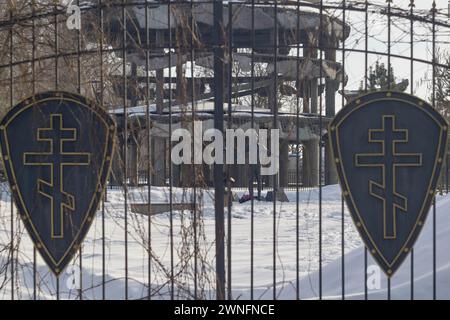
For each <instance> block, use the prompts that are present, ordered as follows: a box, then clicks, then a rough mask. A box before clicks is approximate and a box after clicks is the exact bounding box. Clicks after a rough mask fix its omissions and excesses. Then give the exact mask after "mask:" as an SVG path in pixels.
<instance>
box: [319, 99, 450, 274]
mask: <svg viewBox="0 0 450 320" xmlns="http://www.w3.org/2000/svg"><path fill="white" fill-rule="evenodd" d="M328 132H329V136H330V147H331V149H332V153H333V159H334V163H335V165H336V169H337V173H338V177H339V182H340V185H341V189H342V193H343V196H344V199H345V201H346V203H347V206H348V208H349V211H350V214H351V216H352V218H353V221H354V223H355V225H356V228H357V230H358V232H359V234H360V235H361V237H362V239H363V241H364V243H365V245H366V247H367V249H368V250H369V252H370V253H371V254H372V256H373V258H374V259H375V261H376V262H377V263H378V264H379V266H380V267H381V268H382V269H383V271H384V272H385V273H386V275H387V276H388V277H391V276H392V275H393V274H394V273H395V271H396V270H398V268H399V267H400V265H401V264H402V262H403V261H404V259H405V258H406V256H407V255H408V254H409V252H410V251H411V248H413V246H414V243H415V241H416V240H417V238H418V236H419V233H420V231H421V229H422V227H423V225H424V223H425V219H426V217H427V215H428V212H429V209H430V206H431V203H432V201H433V198H434V195H435V190H436V186H437V183H438V179H439V173H440V170H441V167H442V164H443V162H444V159H445V155H446V146H447V132H448V124H447V122H446V120H445V119H444V118H443V117H442V116H441V115H440V114H439V113H438V112H437V111H436V110H435V109H434V108H433V107H432V106H431V105H430V104H428V103H427V102H425V101H423V100H421V99H419V98H417V97H414V96H411V95H408V94H405V93H401V92H391V91H378V92H372V93H369V94H366V95H363V96H360V97H358V98H356V99H354V100H353V101H351V102H350V103H348V104H347V105H346V106H345V107H344V108H343V109H342V110H341V111H339V112H338V114H337V115H336V116H335V117H334V119H333V120H332V121H331V122H330V124H329V128H328Z"/></svg>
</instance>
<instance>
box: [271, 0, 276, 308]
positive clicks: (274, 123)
mask: <svg viewBox="0 0 450 320" xmlns="http://www.w3.org/2000/svg"><path fill="white" fill-rule="evenodd" d="M273 8H274V31H273V41H274V43H273V46H274V52H273V53H274V59H273V60H274V68H273V69H274V72H273V73H274V83H273V91H274V92H273V97H272V98H273V99H274V101H273V102H272V103H273V129H274V130H276V129H278V99H277V91H278V90H277V89H278V68H277V67H278V2H277V1H275V3H274V7H273ZM269 104H270V102H269ZM277 161H278V159H277ZM277 193H278V174H274V176H273V230H272V232H273V300H276V299H277Z"/></svg>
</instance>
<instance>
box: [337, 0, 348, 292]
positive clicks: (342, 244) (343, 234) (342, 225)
mask: <svg viewBox="0 0 450 320" xmlns="http://www.w3.org/2000/svg"><path fill="white" fill-rule="evenodd" d="M346 6H347V3H346V0H343V2H342V24H343V26H344V27H343V29H345V24H346V16H345V11H346ZM336 44H337V41H336ZM342 75H343V78H342V106H344V105H345V94H344V93H345V79H344V78H345V32H342ZM344 197H345V195H343V196H342V197H341V256H342V259H341V278H342V279H341V280H342V284H341V286H342V292H341V295H342V300H345V212H344V211H345V203H344Z"/></svg>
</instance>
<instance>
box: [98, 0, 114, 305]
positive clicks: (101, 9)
mask: <svg viewBox="0 0 450 320" xmlns="http://www.w3.org/2000/svg"><path fill="white" fill-rule="evenodd" d="M98 10H99V15H98V17H99V22H100V23H99V27H100V48H99V50H100V61H99V63H100V106H101V107H102V108H103V107H104V76H103V29H104V21H103V3H102V0H99V1H98ZM113 156H114V155H113ZM107 192H108V188H105V190H104V195H103V197H102V213H101V217H102V300H105V299H106V259H105V255H106V250H105V245H106V243H105V232H106V227H105V199H106V193H107Z"/></svg>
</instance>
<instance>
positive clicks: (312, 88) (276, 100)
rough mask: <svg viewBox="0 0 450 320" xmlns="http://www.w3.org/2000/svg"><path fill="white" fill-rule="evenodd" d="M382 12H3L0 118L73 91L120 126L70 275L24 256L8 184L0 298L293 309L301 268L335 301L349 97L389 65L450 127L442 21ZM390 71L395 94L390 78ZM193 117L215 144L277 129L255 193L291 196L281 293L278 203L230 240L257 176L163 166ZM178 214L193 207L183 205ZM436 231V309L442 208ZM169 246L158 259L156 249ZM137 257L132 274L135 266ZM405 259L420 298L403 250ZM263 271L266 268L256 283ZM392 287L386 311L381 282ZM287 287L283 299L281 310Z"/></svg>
mask: <svg viewBox="0 0 450 320" xmlns="http://www.w3.org/2000/svg"><path fill="white" fill-rule="evenodd" d="M386 2H387V3H377V2H375V3H372V2H371V1H370V2H369V1H346V0H344V1H339V2H336V1H314V2H310V1H256V0H254V1H226V2H225V1H224V2H222V1H176V2H175V1H125V0H123V1H107V0H92V1H73V2H72V5H71V7H70V8H69V9H70V10H69V11H68V10H67V6H65V5H61V4H58V3H53V2H49V3H48V4H45V3H42V2H36V1H32V0H22V1H20V0H17V1H12V2H8V3H6V2H0V41H1V43H2V47H1V49H0V83H1V84H2V85H1V88H0V100H1V106H2V113H3V114H4V113H5V112H6V111H7V110H8V109H9V108H11V107H13V106H14V105H15V104H16V103H18V102H19V101H21V100H22V99H24V98H26V97H28V96H30V95H32V94H35V93H38V92H41V91H47V90H65V91H69V92H77V93H80V94H82V95H84V96H86V97H89V98H91V99H93V100H95V101H97V102H98V103H100V104H101V105H102V106H103V107H104V108H105V109H107V110H108V111H109V112H110V113H111V115H113V116H114V118H115V120H116V122H117V124H118V127H119V132H118V135H119V136H118V139H117V148H116V150H118V151H117V154H116V155H115V159H114V164H113V169H112V175H111V179H110V186H111V188H109V189H108V190H107V193H106V195H105V199H104V201H103V202H102V204H101V207H100V208H99V212H98V217H97V220H96V223H95V226H93V231H91V234H92V233H95V234H94V235H92V239H93V240H92V239H91V238H89V240H88V241H87V243H86V244H85V246H84V247H82V248H80V249H79V254H78V256H77V258H76V261H74V263H73V266H74V268H72V269H73V270H72V273H71V274H65V275H63V276H62V278H61V279H56V278H54V277H53V275H52V274H51V273H50V272H48V270H46V268H45V267H44V266H43V265H42V261H41V259H40V257H39V255H38V254H37V253H36V252H37V251H36V249H31V251H30V248H32V244H31V242H30V241H29V239H28V237H27V235H26V234H25V233H24V231H23V226H22V225H21V223H20V221H19V219H18V218H17V213H16V209H15V208H14V206H13V205H10V203H11V200H10V198H9V196H10V194H9V191H8V188H7V187H6V186H5V187H3V191H2V204H1V205H0V209H1V219H2V222H1V224H2V235H1V238H0V257H1V260H0V278H1V280H0V288H1V291H0V297H1V298H3V299H9V298H11V299H21V298H22V299H43V298H50V297H54V298H57V299H59V298H60V297H61V298H77V299H83V298H89V299H91V298H97V299H98V298H100V299H102V298H103V299H108V298H125V299H128V298H133V299H134V298H141V299H153V298H156V299H167V298H169V299H177V298H192V299H207V298H209V299H213V298H217V299H239V298H240V297H241V295H242V296H243V297H246V298H249V299H258V298H273V299H277V298H292V299H301V298H302V297H304V296H303V295H302V293H303V290H304V289H305V290H306V288H304V287H302V283H303V282H302V279H303V278H304V277H305V276H308V275H309V273H310V272H315V274H316V275H317V277H313V278H311V279H313V280H311V281H314V288H315V289H317V290H312V291H314V297H316V298H318V299H322V298H325V297H328V295H327V294H324V291H323V288H324V285H326V281H327V280H326V279H324V276H323V269H324V267H325V265H326V264H328V262H330V260H332V259H331V256H326V257H325V254H327V255H328V252H329V250H328V248H327V247H326V246H327V245H328V244H329V243H328V242H327V243H324V238H325V237H326V235H325V234H324V229H323V228H324V226H323V223H324V219H325V217H324V214H325V213H326V212H327V210H328V209H324V204H325V205H326V203H327V201H328V200H329V199H327V198H323V197H324V195H325V196H327V195H328V193H324V191H323V190H324V188H325V186H327V185H334V184H337V177H336V173H335V170H334V168H333V164H332V163H331V161H330V153H329V149H328V146H327V142H326V141H327V135H326V127H327V123H328V122H329V120H330V119H331V117H333V116H334V114H335V112H336V111H338V110H339V109H340V108H341V107H342V106H343V105H345V103H346V101H347V100H350V99H352V98H353V97H355V96H357V95H358V94H361V93H364V92H367V91H370V90H375V89H377V88H376V83H375V82H374V79H373V78H372V75H373V73H371V71H372V70H374V69H372V68H375V66H376V65H377V62H380V63H384V65H385V66H387V67H386V69H385V70H386V72H387V74H386V79H388V80H387V82H386V83H385V84H384V86H385V87H380V88H379V89H392V90H403V91H408V92H409V93H411V94H416V95H421V96H422V97H423V98H425V99H427V100H430V101H431V103H432V104H433V106H434V107H435V108H438V109H439V111H441V112H442V113H443V114H444V115H445V116H448V109H447V107H448V97H447V98H446V97H445V94H444V96H443V95H442V92H443V91H442V90H443V87H442V86H443V82H442V81H443V80H442V77H443V75H445V74H446V72H447V74H449V73H450V67H449V65H448V60H445V54H448V52H446V50H448V48H449V43H450V42H449V41H450V40H449V32H450V23H449V22H448V18H447V16H446V12H445V13H444V11H442V10H438V9H437V7H436V6H435V4H434V3H433V4H431V2H430V7H429V8H427V9H426V10H424V9H418V8H416V7H415V5H414V1H410V4H409V7H408V8H401V7H397V6H396V4H395V2H396V1H386ZM403 2H405V1H403ZM402 4H403V3H402ZM77 9H79V10H80V14H79V15H78V12H77ZM78 17H80V20H79V21H80V22H81V24H80V26H79V28H78V27H77V22H78ZM430 57H431V58H430ZM391 67H393V69H392V68H391ZM394 71H395V72H397V75H398V74H400V75H401V77H405V78H404V79H403V80H404V81H402V79H394V77H393V72H394ZM193 120H197V121H201V122H202V123H203V124H204V125H205V126H206V125H208V126H209V127H214V128H218V129H219V130H221V131H224V129H226V128H238V127H241V128H271V129H275V128H279V129H280V130H281V132H282V140H281V141H280V171H279V174H276V175H274V176H271V177H268V178H264V181H262V182H261V183H262V190H260V191H261V192H263V193H265V192H266V191H267V190H269V191H273V194H275V195H278V194H282V193H289V192H290V193H289V195H288V198H290V200H291V204H292V207H289V208H290V209H289V210H291V209H292V210H293V212H292V214H293V216H292V219H291V220H289V223H290V224H292V225H290V227H291V228H290V229H289V234H290V235H291V236H292V239H293V240H292V241H293V245H292V252H291V254H290V255H289V257H288V258H286V257H284V260H283V261H284V262H286V259H291V260H290V261H291V262H290V266H291V267H292V268H293V270H294V271H293V272H292V273H291V275H292V277H291V279H289V281H287V280H286V279H284V273H283V272H284V270H283V268H284V267H283V261H281V260H280V252H279V251H280V245H279V242H280V241H282V239H280V237H279V232H280V229H279V228H280V225H283V224H285V223H286V221H284V218H283V216H284V215H285V211H283V207H282V206H283V205H284V204H282V202H281V201H280V198H279V197H277V196H272V203H270V202H264V205H263V207H261V205H262V204H261V203H263V202H262V201H259V200H257V199H255V198H252V199H251V200H250V201H249V202H248V203H247V204H246V205H247V207H245V208H246V209H245V210H248V211H246V212H247V216H245V222H246V223H247V227H246V229H245V230H246V235H245V237H244V238H245V239H244V240H242V235H240V234H237V232H240V230H241V229H239V228H241V227H239V228H238V229H237V230H238V231H236V230H234V226H235V224H234V223H235V222H236V219H237V218H236V216H235V213H236V212H237V213H239V214H241V213H242V210H240V211H239V207H238V206H239V204H237V203H233V202H232V201H231V200H232V197H233V195H232V192H225V190H234V191H239V192H238V193H239V195H242V193H244V192H247V193H250V194H253V193H256V191H257V189H258V183H257V180H258V179H263V178H261V176H260V175H259V173H258V168H254V166H252V165H221V164H214V165H211V166H206V165H181V166H177V165H174V164H173V163H172V162H171V161H170V150H171V147H172V146H173V142H172V141H171V140H170V137H171V136H172V132H173V131H174V130H175V129H177V128H185V129H187V130H189V131H191V132H193V131H194V121H193ZM24 134H26V133H24ZM298 146H302V148H303V149H302V151H301V152H299V151H298V149H296V148H298ZM295 150H297V151H295ZM192 156H194V155H192ZM289 163H290V164H291V165H292V167H289ZM445 176H446V178H445V179H444V178H443V183H442V186H443V188H442V189H443V191H444V192H446V193H447V192H448V183H446V182H445V181H447V182H448V170H446V175H445ZM231 178H233V179H231ZM314 192H317V194H316V195H317V196H312V195H311V194H312V193H314ZM161 194H164V196H165V198H164V200H165V201H166V205H167V210H166V211H167V213H164V214H163V215H162V218H161V217H159V216H157V215H152V214H149V213H150V211H151V207H152V204H153V203H155V202H161V201H162V200H161V199H163V198H162V196H161ZM304 194H306V195H307V196H306V198H307V200H305V199H304V196H303V195H304ZM209 196H210V197H211V198H210V199H211V202H208V201H209V200H207V198H208V197H209ZM180 199H181V202H180ZM208 199H209V198H208ZM139 201H140V203H141V204H144V205H145V206H147V210H148V211H147V215H142V214H140V213H137V212H136V211H135V210H134V209H133V208H134V207H133V206H134V205H135V204H136V203H137V202H139ZM177 201H178V202H177ZM313 202H314V206H313V205H312V204H311V203H313ZM338 202H339V203H340V205H339V208H340V212H339V215H338V216H337V219H338V221H339V228H338V229H336V230H338V231H337V232H338V234H339V236H338V237H336V239H335V240H336V241H338V242H339V243H338V244H337V246H336V244H335V245H334V246H335V247H336V248H339V249H338V250H337V251H338V252H335V253H334V256H333V257H334V258H337V259H341V267H340V271H341V272H340V274H339V275H335V276H336V277H338V278H339V279H340V284H339V287H340V296H339V298H342V299H344V298H346V297H347V291H346V283H347V282H346V281H347V280H348V278H349V277H352V276H353V275H351V274H348V272H347V271H346V268H347V267H348V266H347V264H346V262H345V257H346V255H345V253H346V251H348V250H349V248H352V246H353V245H354V243H356V242H355V240H354V239H353V240H349V239H346V234H347V232H348V230H350V229H351V226H349V220H350V219H349V218H348V215H347V213H348V211H347V213H346V208H345V205H344V202H343V200H338ZM180 203H189V204H191V205H192V206H191V207H190V209H183V208H181V209H180V207H177V205H179V204H180ZM205 208H209V209H208V210H209V211H207V212H205V210H206V209H205ZM245 210H244V211H245ZM261 210H265V211H264V212H266V213H268V214H269V215H270V219H265V220H263V221H264V223H266V224H268V223H270V224H271V225H270V226H269V228H266V229H264V231H265V232H268V231H270V234H265V235H264V240H261V239H260V238H258V237H259V235H258V232H259V231H258V230H259V229H258V228H259V225H260V224H261V223H262V222H261V221H260V220H259V219H260V215H261V212H260V211H261ZM309 211H312V212H314V213H315V214H316V217H317V223H314V224H312V225H309V226H308V224H306V227H308V228H312V232H313V233H314V234H316V235H317V239H316V238H314V243H313V244H312V243H311V241H309V242H308V245H310V246H314V248H315V249H314V250H313V257H309V258H310V259H311V261H312V262H311V264H313V265H314V266H315V267H314V268H312V269H314V270H311V269H310V268H308V269H307V270H303V269H302V268H303V267H302V266H301V261H302V260H303V259H305V257H304V254H305V251H304V250H307V249H305V246H304V245H303V244H302V242H304V241H307V240H305V239H303V238H302V232H303V231H304V229H303V228H306V227H305V224H303V222H304V221H303V220H305V219H308V217H307V216H308V214H307V213H308V212H309ZM209 213H211V214H212V215H213V216H212V217H210V216H208V214H209ZM238 218H239V219H241V218H242V217H238ZM430 219H432V228H433V233H432V234H433V237H432V244H431V248H432V263H431V266H430V268H431V269H430V272H432V275H433V276H432V281H433V282H432V293H431V294H432V297H433V298H437V292H438V290H437V287H438V286H439V283H437V277H436V273H437V268H436V259H437V253H436V248H437V246H438V245H439V243H437V240H436V228H437V226H436V203H434V205H433V213H432V215H431V216H430ZM233 220H234V221H233ZM205 221H206V222H205ZM208 228H209V229H208ZM116 229H119V230H120V233H121V234H122V238H121V239H119V238H118V237H117V234H118V231H117V230H116ZM161 230H162V231H161ZM242 230H244V229H242ZM161 234H162V235H163V236H161ZM208 235H209V236H210V238H208ZM155 238H156V240H155ZM161 239H162V240H164V246H163V247H164V248H160V247H159V246H161V244H160V243H158V241H161ZM234 239H241V240H242V241H244V242H245V243H246V247H247V248H248V251H244V252H245V253H244V254H245V256H244V257H242V256H239V257H236V255H235V254H234V253H233V252H234V251H233V250H234V248H235V246H236V245H237V243H236V241H241V240H236V241H235V240H234ZM316 241H317V242H316ZM349 242H351V243H352V244H351V246H350V247H349V245H348V243H349ZM283 245H284V244H283ZM441 245H445V244H441ZM86 247H88V248H89V249H86ZM262 247H264V248H265V249H266V251H265V252H263V253H261V248H262ZM129 248H133V249H132V251H130V250H129ZM136 248H138V249H136ZM269 253H270V254H269ZM130 255H133V256H130ZM136 255H139V259H140V261H141V262H142V263H141V264H136V263H135V262H134V264H133V265H132V266H130V265H129V261H130V258H131V260H136ZM261 256H262V257H261ZM410 257H411V258H410V264H409V265H410V279H411V280H410V297H411V298H414V294H415V288H414V283H415V280H414V273H415V270H414V267H415V262H414V260H415V259H417V257H415V255H414V251H413V250H411V253H410ZM260 259H265V260H266V261H270V262H271V263H269V264H270V266H269V268H268V271H267V272H263V271H258V272H259V273H258V278H259V279H255V277H256V276H255V274H257V272H256V269H257V268H259V266H258V264H259V262H260V261H261V260H260ZM419 259H420V257H419ZM242 260H245V261H244V262H243V261H242ZM86 261H88V262H86ZM237 264H239V270H241V268H244V269H245V270H247V271H246V274H247V273H248V278H247V280H246V283H247V285H245V286H244V287H243V284H242V282H239V283H238V285H236V284H235V282H234V280H233V279H234V278H235V277H239V275H236V273H233V269H234V268H236V267H235V266H236V265H237ZM369 264H370V257H368V255H367V250H365V251H364V262H363V265H364V270H363V271H362V274H363V276H361V279H360V281H361V283H362V286H363V287H364V290H363V293H364V294H363V298H366V299H368V298H370V292H369V291H370V290H369V289H368V287H367V280H368V279H367V278H368V274H367V272H366V271H365V270H367V267H368V265H369ZM137 270H138V271H137ZM280 272H281V273H280ZM136 274H139V275H140V278H139V279H137V278H136V276H135V275H136ZM62 279H63V280H62ZM394 279H395V277H394ZM244 280H245V279H244ZM67 281H69V282H70V283H71V284H74V283H75V284H76V285H74V286H72V287H71V286H70V285H67V283H69V282H67ZM386 281H387V295H386V298H388V299H389V298H391V282H390V281H391V280H390V279H387V280H386ZM244 282H245V281H244ZM287 282H289V286H290V287H291V288H293V289H292V294H290V295H287V296H284V295H282V293H281V292H283V291H284V292H285V291H286V288H285V286H284V285H285V284H286V283H287ZM261 283H265V284H263V285H261ZM63 285H64V288H62V286H63ZM264 288H265V289H264ZM308 290H309V289H308ZM306 291H307V290H306ZM112 292H114V293H112ZM242 292H244V293H242ZM305 297H307V296H305ZM308 297H309V296H308Z"/></svg>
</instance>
